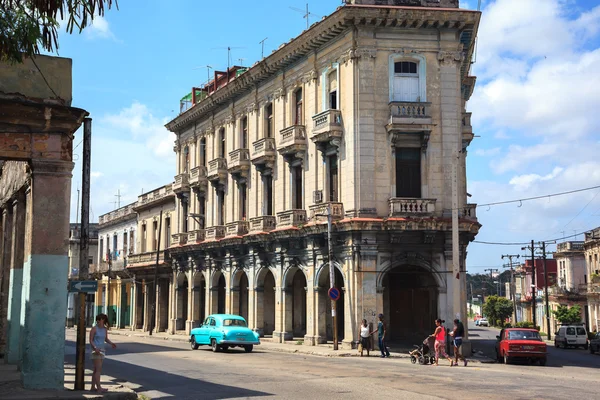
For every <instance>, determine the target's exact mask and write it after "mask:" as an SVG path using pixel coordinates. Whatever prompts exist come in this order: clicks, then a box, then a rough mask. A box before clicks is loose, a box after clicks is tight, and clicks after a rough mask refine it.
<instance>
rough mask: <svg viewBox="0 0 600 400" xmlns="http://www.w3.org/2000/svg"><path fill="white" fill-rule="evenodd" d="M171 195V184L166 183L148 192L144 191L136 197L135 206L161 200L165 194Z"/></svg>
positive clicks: (147, 204)
mask: <svg viewBox="0 0 600 400" xmlns="http://www.w3.org/2000/svg"><path fill="white" fill-rule="evenodd" d="M171 195H173V185H166V186H163V187H161V188H158V189H156V190H153V191H152V192H149V193H144V194H142V195H141V196H139V197H138V201H137V203H136V205H135V207H141V206H146V207H147V206H149V205H150V204H153V203H155V202H158V201H161V200H162V199H164V198H165V197H167V196H171Z"/></svg>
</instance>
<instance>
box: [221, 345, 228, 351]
mask: <svg viewBox="0 0 600 400" xmlns="http://www.w3.org/2000/svg"><path fill="white" fill-rule="evenodd" d="M221 350H223V351H227V350H229V346H221Z"/></svg>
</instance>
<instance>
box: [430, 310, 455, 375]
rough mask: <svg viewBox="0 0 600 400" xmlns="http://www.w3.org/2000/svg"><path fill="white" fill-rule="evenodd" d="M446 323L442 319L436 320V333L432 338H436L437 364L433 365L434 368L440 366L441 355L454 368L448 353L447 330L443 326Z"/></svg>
mask: <svg viewBox="0 0 600 400" xmlns="http://www.w3.org/2000/svg"><path fill="white" fill-rule="evenodd" d="M444 322H446V321H443V320H441V319H439V318H438V319H437V320H435V325H436V328H435V331H434V332H433V335H431V336H432V337H434V338H435V364H431V365H433V366H436V367H437V366H438V361H439V359H440V355H442V356H444V357H445V358H446V360H448V361H450V366H452V359H451V358H450V357H448V354H447V353H446V349H445V347H446V328H444V326H443V325H442V324H443V323H444Z"/></svg>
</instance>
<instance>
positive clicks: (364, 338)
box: [359, 319, 371, 357]
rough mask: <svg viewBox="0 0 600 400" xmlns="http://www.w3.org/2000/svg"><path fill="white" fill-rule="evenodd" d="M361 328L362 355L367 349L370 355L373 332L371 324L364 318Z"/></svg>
mask: <svg viewBox="0 0 600 400" xmlns="http://www.w3.org/2000/svg"><path fill="white" fill-rule="evenodd" d="M359 329H360V346H361V347H360V356H361V357H362V356H363V351H364V350H365V349H367V357H369V350H370V349H369V348H370V347H371V332H369V324H367V320H366V319H363V320H362V324H361V325H360V327H359Z"/></svg>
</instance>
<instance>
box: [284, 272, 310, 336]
mask: <svg viewBox="0 0 600 400" xmlns="http://www.w3.org/2000/svg"><path fill="white" fill-rule="evenodd" d="M306 311H307V308H306V276H305V275H304V272H302V270H300V268H298V267H293V268H292V269H290V270H289V271H288V273H287V274H286V279H285V332H286V333H287V335H288V338H289V335H290V334H291V336H292V337H304V335H306Z"/></svg>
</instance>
